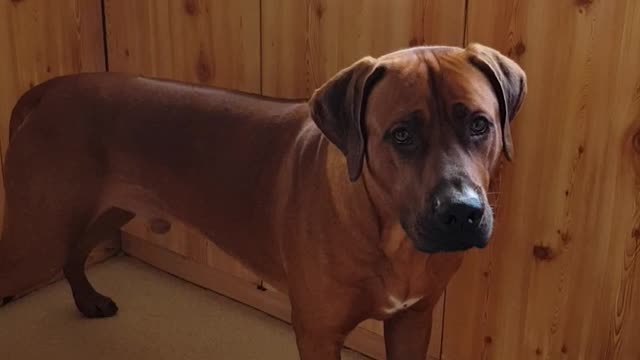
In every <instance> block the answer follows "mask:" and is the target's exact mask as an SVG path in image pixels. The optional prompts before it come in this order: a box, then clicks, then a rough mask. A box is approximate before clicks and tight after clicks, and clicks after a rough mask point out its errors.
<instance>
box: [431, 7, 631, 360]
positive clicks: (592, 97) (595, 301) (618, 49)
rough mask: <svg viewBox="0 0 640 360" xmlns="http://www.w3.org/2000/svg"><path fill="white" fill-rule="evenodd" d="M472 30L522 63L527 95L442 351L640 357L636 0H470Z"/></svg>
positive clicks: (453, 296)
mask: <svg viewBox="0 0 640 360" xmlns="http://www.w3.org/2000/svg"><path fill="white" fill-rule="evenodd" d="M467 33H468V39H469V41H478V42H482V43H485V44H487V45H490V46H493V47H496V48H498V49H500V50H501V51H503V52H505V53H507V54H509V55H510V56H511V57H512V58H514V59H516V60H517V61H518V62H520V64H521V65H522V66H523V67H524V68H525V70H526V72H527V73H528V77H529V96H528V98H527V100H526V103H525V106H524V109H523V112H522V114H521V115H520V116H519V117H518V119H516V121H515V124H514V137H515V145H516V160H515V162H514V163H513V164H508V165H505V166H504V171H503V172H502V176H501V181H500V186H499V191H500V196H499V200H498V215H497V228H496V232H495V236H494V240H493V243H492V245H491V246H490V247H489V248H488V249H486V250H483V251H482V252H475V253H472V254H470V256H468V257H467V259H465V264H464V265H463V269H462V270H461V271H460V273H458V274H457V275H456V277H455V279H454V281H453V282H452V283H451V284H450V286H449V288H448V292H447V304H446V309H447V312H446V316H445V328H444V334H445V335H444V346H443V359H470V358H476V359H477V358H481V359H639V358H640V345H638V342H637V335H638V334H640V318H638V316H639V310H638V308H639V305H638V304H640V297H639V296H638V285H639V283H640V280H639V279H638V278H639V277H640V272H639V270H638V264H637V262H638V260H637V259H638V253H640V231H639V230H638V229H639V223H640V218H639V204H640V192H639V191H640V182H639V179H640V178H639V172H638V170H639V169H640V168H639V167H638V152H639V151H640V135H638V132H639V131H640V67H638V64H639V63H640V41H638V39H639V38H640V3H638V2H637V1H634V0H628V1H627V0H620V1H552V0H544V1H537V0H536V1H534V0H528V1H516V0H491V1H480V0H470V2H469V13H468V24H467ZM453 309H455V311H454V310H453Z"/></svg>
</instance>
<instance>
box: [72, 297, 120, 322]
mask: <svg viewBox="0 0 640 360" xmlns="http://www.w3.org/2000/svg"><path fill="white" fill-rule="evenodd" d="M75 300H76V306H77V307H78V310H80V312H81V313H82V314H83V315H84V316H85V317H88V318H91V319H95V318H105V317H111V316H113V315H115V314H116V313H117V312H118V306H117V305H116V303H115V302H114V301H113V300H111V299H110V298H108V297H106V296H104V295H101V294H98V293H93V294H91V295H88V296H84V297H82V298H81V299H75Z"/></svg>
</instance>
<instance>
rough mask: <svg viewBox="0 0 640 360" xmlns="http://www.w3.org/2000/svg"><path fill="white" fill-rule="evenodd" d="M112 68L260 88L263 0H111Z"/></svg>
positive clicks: (108, 5)
mask: <svg viewBox="0 0 640 360" xmlns="http://www.w3.org/2000/svg"><path fill="white" fill-rule="evenodd" d="M104 6H105V19H106V20H105V21H106V31H107V44H108V50H109V70H110V71H124V72H132V73H139V74H144V75H148V76H157V77H164V78H170V79H175V80H182V81H188V82H195V83H203V84H209V85H214V86H219V87H224V88H231V89H237V90H244V91H248V92H253V93H259V92H260V11H259V9H260V2H259V0H234V1H219V0H180V1H177V0H175V1H174V0H139V1H128V0H105V1H104Z"/></svg>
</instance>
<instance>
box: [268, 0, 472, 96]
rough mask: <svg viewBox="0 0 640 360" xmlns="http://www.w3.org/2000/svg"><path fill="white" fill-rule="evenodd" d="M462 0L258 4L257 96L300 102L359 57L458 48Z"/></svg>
mask: <svg viewBox="0 0 640 360" xmlns="http://www.w3.org/2000/svg"><path fill="white" fill-rule="evenodd" d="M463 23H464V0H451V1H446V0H399V1H384V0H352V1H338V0H305V1H300V0H282V1H277V2H266V3H264V4H263V6H262V47H263V48H262V79H263V84H262V88H263V94H264V95H269V96H279V97H288V98H304V97H308V96H310V95H311V93H312V92H313V90H315V89H316V88H317V87H319V86H320V85H321V84H322V83H324V82H325V81H326V80H328V79H329V78H330V77H331V76H333V75H334V74H335V73H336V72H337V71H338V70H340V69H342V68H344V67H346V66H348V65H350V64H351V63H353V62H354V61H356V60H358V59H359V58H361V57H363V56H365V55H371V56H379V55H383V54H385V53H388V52H391V51H393V50H398V49H401V48H404V47H408V46H411V45H420V44H427V43H428V44H440V45H461V43H462V38H463V30H464V27H463V26H462V25H463Z"/></svg>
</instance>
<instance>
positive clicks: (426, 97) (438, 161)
mask: <svg viewBox="0 0 640 360" xmlns="http://www.w3.org/2000/svg"><path fill="white" fill-rule="evenodd" d="M525 92H526V80H525V75H524V73H523V71H522V70H521V69H520V68H519V67H518V66H517V65H516V64H515V63H514V62H512V61H511V60H509V59H507V58H506V57H504V56H502V55H500V54H499V53H498V52H496V51H494V50H492V49H489V48H487V47H483V46H481V45H471V46H469V47H468V48H467V49H460V48H453V47H417V48H412V49H407V50H403V51H399V52H395V53H392V54H389V55H386V56H383V57H380V58H378V59H374V58H371V57H366V58H364V59H362V60H360V61H358V62H356V63H355V64H353V65H352V66H351V67H349V68H347V69H345V70H343V71H341V72H340V73H338V74H337V75H336V76H335V77H334V78H333V79H331V80H330V81H328V82H327V83H326V84H325V85H323V86H322V87H321V88H320V89H318V90H317V91H316V92H315V94H314V95H313V97H312V98H311V100H310V101H309V102H308V103H306V102H286V101H277V100H274V99H268V98H264V97H258V96H252V95H247V94H241V93H235V92H230V91H224V90H218V89H211V88H205V87H199V86H195V85H189V84H183V83H177V82H169V81H162V80H156V79H150V78H144V77H135V76H128V75H122V74H112V73H105V74H84V75H74V76H67V77H61V78H57V79H54V80H51V81H48V82H46V83H43V84H41V85H39V86H37V87H35V88H33V89H31V90H30V91H28V92H27V93H26V94H25V95H24V96H23V97H22V98H21V99H20V100H19V102H18V104H17V105H16V107H15V109H14V111H13V115H12V118H11V143H10V145H9V149H8V152H7V156H6V161H5V183H6V193H7V194H6V212H5V214H6V216H5V222H4V232H3V236H2V242H1V243H0V261H1V262H0V297H4V296H10V295H13V294H15V293H18V292H20V291H21V290H24V289H25V288H26V287H28V286H29V285H32V284H33V283H35V282H38V281H41V280H45V279H46V278H48V277H49V276H51V275H52V274H53V273H55V272H56V271H58V270H59V269H60V268H63V269H64V273H65V274H66V277H67V279H68V280H69V283H70V284H71V288H72V290H73V296H74V298H75V302H76V304H77V306H78V309H79V310H80V311H81V312H82V313H83V314H84V315H86V316H88V317H103V316H111V315H113V314H115V313H116V311H117V307H116V305H115V304H114V303H113V302H112V301H111V300H110V299H109V298H107V297H105V296H103V295H101V294H99V293H97V292H96V291H95V290H94V289H93V287H92V286H91V285H90V283H89V282H88V280H87V278H86V276H85V274H84V269H83V264H84V261H85V259H86V257H87V254H88V253H89V251H90V250H91V249H92V248H93V247H94V246H95V244H96V242H97V241H98V240H99V239H100V238H101V236H103V234H104V233H106V232H108V230H112V229H114V228H117V227H120V226H122V225H123V224H125V223H126V222H127V221H129V220H130V219H131V218H132V217H134V216H135V215H136V214H138V215H145V216H154V215H157V214H159V213H162V214H164V213H168V214H171V216H173V217H175V218H177V219H180V220H182V221H184V222H186V223H188V224H191V225H192V226H194V227H195V228H197V229H199V230H200V231H201V232H202V233H203V234H205V235H206V236H208V237H209V238H210V239H211V240H212V241H214V242H215V243H216V244H217V245H219V246H220V247H221V248H222V249H223V250H225V251H226V252H228V253H229V254H231V255H233V256H235V257H236V258H238V259H240V260H241V261H243V262H244V263H245V264H246V265H247V266H248V267H250V268H251V269H253V270H254V271H255V272H256V273H258V274H260V276H262V277H263V278H264V279H266V280H267V281H268V282H269V283H271V284H274V285H275V286H277V287H278V288H279V289H281V290H282V291H285V292H287V293H288V294H289V296H290V298H291V302H292V310H293V326H294V329H295V332H296V335H297V343H298V348H299V351H300V357H301V358H302V359H304V360H311V359H322V360H326V359H339V356H340V355H339V354H340V349H341V346H342V343H343V340H344V339H345V336H346V335H347V334H348V333H349V332H350V331H351V330H352V329H353V328H354V327H355V326H356V325H357V324H358V323H360V322H361V321H363V320H365V319H367V318H375V319H381V320H384V327H385V341H386V345H387V353H388V358H389V359H402V360H407V359H424V357H425V353H426V349H427V341H428V340H427V339H428V338H429V332H430V324H431V312H432V309H433V306H434V304H435V303H436V301H437V300H438V298H439V297H440V295H441V294H442V292H443V290H444V288H445V285H446V284H447V282H448V280H449V279H450V277H451V275H452V274H453V273H454V272H455V271H456V269H457V268H458V267H459V265H460V262H461V260H462V252H461V251H459V250H465V249H468V248H470V247H473V246H477V247H484V246H485V245H486V243H487V241H488V239H489V237H490V234H491V228H492V212H491V207H490V206H489V205H488V204H487V197H486V189H487V187H488V185H489V180H490V173H491V171H492V169H493V168H494V166H495V165H496V163H497V161H498V159H499V156H500V153H501V151H504V153H505V154H506V155H507V157H509V158H510V157H511V154H512V144H511V136H510V132H509V123H510V121H511V120H512V119H513V117H514V116H515V114H516V112H517V111H518V108H519V107H520V104H521V103H522V100H523V97H524V95H525Z"/></svg>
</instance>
